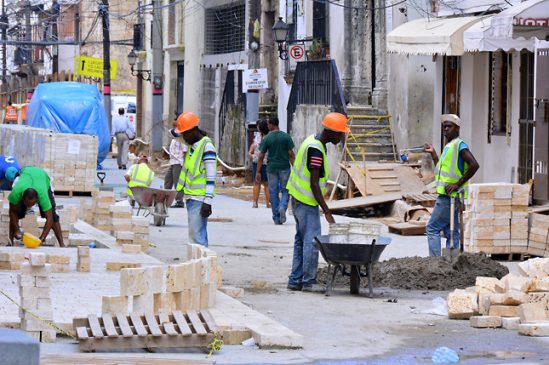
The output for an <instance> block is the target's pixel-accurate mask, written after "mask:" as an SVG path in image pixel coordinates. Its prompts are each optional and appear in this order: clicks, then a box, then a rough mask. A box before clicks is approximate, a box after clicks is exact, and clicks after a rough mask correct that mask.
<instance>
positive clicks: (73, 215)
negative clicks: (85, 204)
mask: <svg viewBox="0 0 549 365" xmlns="http://www.w3.org/2000/svg"><path fill="white" fill-rule="evenodd" d="M58 214H59V223H60V224H61V231H62V232H63V240H64V241H66V242H68V240H69V235H70V233H71V230H72V225H73V224H74V223H76V221H77V220H78V207H77V206H76V205H68V206H65V207H64V208H63V209H61V210H59V211H58Z"/></svg>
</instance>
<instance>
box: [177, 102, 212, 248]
mask: <svg viewBox="0 0 549 365" xmlns="http://www.w3.org/2000/svg"><path fill="white" fill-rule="evenodd" d="M199 122H200V119H198V117H197V116H196V115H195V114H194V113H191V112H185V113H183V114H181V115H180V116H179V117H177V121H176V127H175V128H174V129H172V130H171V133H172V135H173V136H174V137H182V138H183V140H184V141H185V143H186V144H187V145H188V146H189V150H188V151H187V153H186V154H185V162H184V163H183V166H182V167H181V173H180V175H179V182H178V183H177V187H176V190H177V191H183V193H184V194H185V196H186V199H187V204H186V205H187V216H188V222H189V241H190V242H191V243H197V244H200V245H203V246H206V247H208V230H207V228H208V217H209V216H210V215H211V214H212V200H213V197H214V195H215V177H216V175H217V151H216V149H215V146H214V144H213V142H212V140H211V139H210V138H209V137H208V136H207V135H206V133H205V132H203V131H202V130H200V129H199V128H198V123H199Z"/></svg>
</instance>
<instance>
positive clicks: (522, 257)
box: [490, 253, 543, 261]
mask: <svg viewBox="0 0 549 365" xmlns="http://www.w3.org/2000/svg"><path fill="white" fill-rule="evenodd" d="M536 257H543V256H536V255H531V254H527V253H492V254H490V258H491V259H492V260H495V261H526V260H529V259H533V258H536Z"/></svg>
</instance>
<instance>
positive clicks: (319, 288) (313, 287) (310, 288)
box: [301, 284, 326, 293]
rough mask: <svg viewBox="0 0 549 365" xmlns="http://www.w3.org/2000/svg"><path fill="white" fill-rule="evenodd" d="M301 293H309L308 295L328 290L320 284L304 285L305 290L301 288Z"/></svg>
mask: <svg viewBox="0 0 549 365" xmlns="http://www.w3.org/2000/svg"><path fill="white" fill-rule="evenodd" d="M301 291H303V292H308V293H324V292H325V291H326V288H324V287H323V286H321V285H318V284H309V285H303V288H301Z"/></svg>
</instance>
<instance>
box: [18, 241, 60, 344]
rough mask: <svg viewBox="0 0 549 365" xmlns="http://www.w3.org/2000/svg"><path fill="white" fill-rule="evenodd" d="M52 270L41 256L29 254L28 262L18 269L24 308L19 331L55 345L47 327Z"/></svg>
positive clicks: (50, 319)
mask: <svg viewBox="0 0 549 365" xmlns="http://www.w3.org/2000/svg"><path fill="white" fill-rule="evenodd" d="M51 269H52V268H51V265H50V264H47V263H46V255H45V254H44V253H41V252H31V253H30V254H29V262H25V263H23V264H22V265H21V274H19V275H18V276H17V281H18V286H19V296H20V298H21V306H22V307H23V309H20V310H19V317H20V318H21V329H22V330H24V331H27V333H28V334H29V335H30V336H32V337H33V338H35V339H37V340H39V341H42V342H55V336H56V332H55V330H54V329H53V328H52V327H51V326H49V325H48V324H47V323H46V321H49V322H52V321H53V310H52V305H51V293H50V286H51V281H50V275H51ZM31 313H32V314H31ZM33 314H34V315H33ZM37 317H39V318H37Z"/></svg>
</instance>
